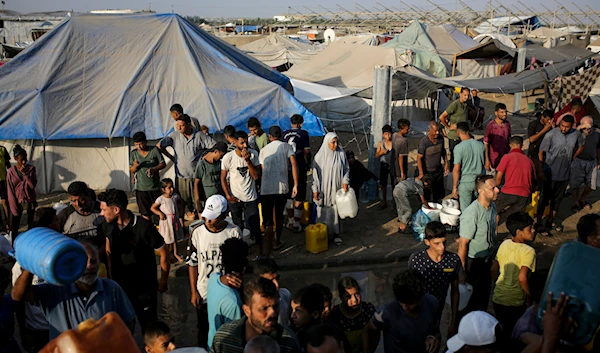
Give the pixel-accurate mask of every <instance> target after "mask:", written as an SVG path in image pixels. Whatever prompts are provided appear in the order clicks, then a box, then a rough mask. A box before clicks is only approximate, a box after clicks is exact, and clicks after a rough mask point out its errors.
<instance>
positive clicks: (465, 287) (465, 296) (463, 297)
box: [446, 283, 473, 310]
mask: <svg viewBox="0 0 600 353" xmlns="http://www.w3.org/2000/svg"><path fill="white" fill-rule="evenodd" d="M458 293H459V294H460V296H459V300H458V310H464V308H466V307H467V304H469V300H470V299H471V295H472V294H473V287H472V286H471V285H470V284H468V283H465V284H459V285H458ZM446 303H447V304H448V305H452V289H451V288H448V294H447V295H446Z"/></svg>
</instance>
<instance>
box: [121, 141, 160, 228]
mask: <svg viewBox="0 0 600 353" xmlns="http://www.w3.org/2000/svg"><path fill="white" fill-rule="evenodd" d="M133 144H134V145H135V148H136V149H135V150H133V151H131V153H130V154H129V172H131V173H132V174H134V175H135V199H136V201H137V204H138V209H139V211H140V214H141V215H142V217H144V218H145V219H147V220H150V217H151V216H152V211H150V208H151V207H152V204H154V201H156V199H157V198H158V197H159V196H160V194H161V193H160V175H159V173H158V172H159V171H161V170H163V169H165V168H166V167H167V164H166V163H165V160H164V159H163V156H162V154H161V153H160V150H159V149H158V148H157V147H155V146H152V147H150V146H148V140H147V139H146V134H145V133H143V132H141V131H140V132H136V133H135V134H134V135H133Z"/></svg>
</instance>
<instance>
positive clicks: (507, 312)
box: [492, 212, 536, 337]
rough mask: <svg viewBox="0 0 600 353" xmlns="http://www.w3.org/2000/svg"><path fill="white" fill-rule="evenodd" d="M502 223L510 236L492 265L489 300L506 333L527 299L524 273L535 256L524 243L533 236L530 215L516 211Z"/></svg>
mask: <svg viewBox="0 0 600 353" xmlns="http://www.w3.org/2000/svg"><path fill="white" fill-rule="evenodd" d="M506 227H507V228H508V231H509V232H510V234H511V235H512V239H506V240H505V241H504V242H502V244H501V245H500V248H499V249H498V253H497V255H496V260H495V261H494V262H493V265H492V275H493V278H494V279H496V288H495V289H494V295H493V297H492V301H493V303H494V312H495V313H496V317H497V318H498V321H500V324H501V325H502V328H503V330H504V333H505V334H506V335H508V337H510V334H511V332H512V330H513V328H514V326H515V323H516V322H517V320H519V318H520V317H521V316H522V315H523V313H525V310H526V309H527V304H528V303H530V302H531V292H530V291H529V281H528V276H529V273H530V272H535V264H536V261H535V260H536V259H535V249H533V248H532V247H531V246H529V245H527V244H526V242H531V241H533V240H534V238H535V236H534V232H533V219H532V218H531V217H530V216H529V215H528V214H527V213H525V212H516V213H513V214H512V215H510V216H509V217H508V219H507V220H506ZM499 272H500V275H498V273H499Z"/></svg>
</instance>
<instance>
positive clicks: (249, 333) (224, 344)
mask: <svg viewBox="0 0 600 353" xmlns="http://www.w3.org/2000/svg"><path fill="white" fill-rule="evenodd" d="M243 296H244V298H243V299H244V305H243V306H242V309H243V310H244V314H245V316H243V317H242V318H241V319H239V320H237V321H233V322H230V323H227V324H225V325H223V326H221V327H220V328H219V330H218V331H217V333H216V334H215V338H214V339H213V345H212V346H211V347H210V352H211V353H225V352H227V353H243V352H244V347H245V346H246V342H249V341H250V340H251V339H253V338H254V337H256V336H260V335H267V336H270V337H272V338H273V339H275V340H276V341H277V343H279V347H280V351H281V353H300V352H301V349H300V345H299V344H298V340H297V339H296V335H294V333H293V332H292V330H290V329H289V328H288V327H283V326H281V325H280V324H278V323H277V318H278V317H279V295H278V294H277V288H275V284H273V282H271V281H269V280H268V279H266V278H262V277H253V278H252V279H251V280H250V281H248V283H246V284H245V285H244V291H243Z"/></svg>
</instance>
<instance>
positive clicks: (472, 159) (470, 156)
mask: <svg viewBox="0 0 600 353" xmlns="http://www.w3.org/2000/svg"><path fill="white" fill-rule="evenodd" d="M454 164H460V182H461V183H462V182H474V181H475V178H477V176H478V175H479V174H482V173H483V170H484V167H485V146H483V143H481V141H477V140H475V139H469V140H465V141H462V142H461V143H459V144H458V145H456V147H454Z"/></svg>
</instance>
